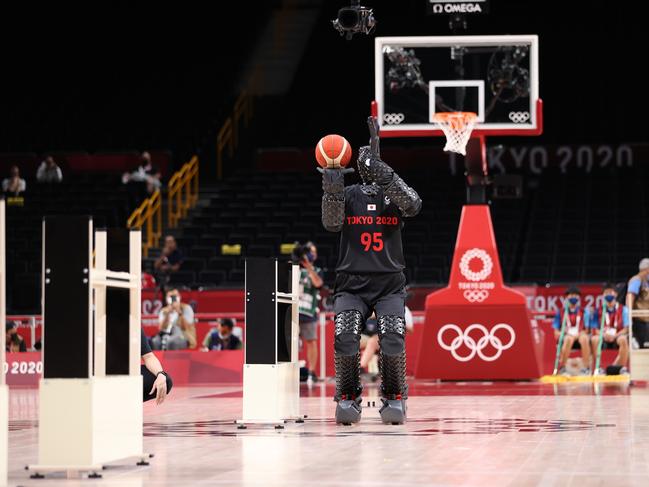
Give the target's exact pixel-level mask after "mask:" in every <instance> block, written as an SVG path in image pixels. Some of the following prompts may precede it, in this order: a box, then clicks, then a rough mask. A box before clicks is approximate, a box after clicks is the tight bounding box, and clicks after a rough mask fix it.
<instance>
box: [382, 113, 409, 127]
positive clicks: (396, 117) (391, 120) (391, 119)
mask: <svg viewBox="0 0 649 487" xmlns="http://www.w3.org/2000/svg"><path fill="white" fill-rule="evenodd" d="M405 119H406V116H405V115H404V114H403V113H384V114H383V121H384V122H385V123H387V124H388V125H399V124H400V123H401V122H403V121H404V120H405Z"/></svg>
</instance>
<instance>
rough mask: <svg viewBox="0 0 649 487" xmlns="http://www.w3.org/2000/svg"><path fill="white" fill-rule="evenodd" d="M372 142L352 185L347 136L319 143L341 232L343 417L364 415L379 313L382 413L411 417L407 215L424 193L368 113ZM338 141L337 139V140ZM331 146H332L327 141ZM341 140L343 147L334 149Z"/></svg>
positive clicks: (325, 216)
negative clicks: (372, 321)
mask: <svg viewBox="0 0 649 487" xmlns="http://www.w3.org/2000/svg"><path fill="white" fill-rule="evenodd" d="M368 125H369V129H370V145H369V146H363V147H361V148H360V149H359V154H358V164H357V165H358V172H359V174H360V176H361V179H362V184H354V185H351V186H347V187H345V183H344V175H345V173H348V172H352V171H353V169H349V168H344V166H345V165H346V163H347V161H349V158H350V156H351V149H350V148H349V144H348V143H347V141H346V140H345V139H344V138H342V137H340V136H335V135H334V136H327V137H325V138H323V139H322V140H321V141H320V143H319V144H318V147H316V158H317V159H318V162H319V163H320V165H321V166H324V168H318V170H319V171H320V172H322V188H323V190H324V194H323V196H322V223H323V225H324V227H325V228H326V229H327V230H328V231H330V232H340V233H341V235H340V250H339V252H340V253H339V256H338V264H337V266H336V282H335V289H334V293H335V294H334V311H335V345H334V347H335V353H334V360H335V367H336V396H335V398H334V400H335V401H336V402H337V405H336V423H343V424H351V423H356V422H358V421H360V419H361V393H362V386H361V381H360V352H359V345H360V336H361V330H362V329H363V326H364V324H365V320H366V319H367V318H368V317H369V316H370V315H371V314H372V312H373V311H374V312H375V313H376V316H377V324H378V331H379V342H380V348H381V351H380V355H379V369H380V374H381V381H382V383H381V397H382V402H383V404H382V407H381V409H380V414H381V419H382V421H383V422H384V423H387V424H402V423H403V422H404V421H405V420H406V399H407V397H408V384H407V382H406V350H405V332H406V324H405V320H404V308H405V297H406V292H405V285H406V278H405V276H404V274H403V269H404V268H405V265H404V258H403V248H402V244H401V228H402V227H403V218H406V217H413V216H415V215H417V213H419V211H420V209H421V199H420V198H419V195H418V194H417V192H416V191H415V190H413V189H412V188H410V187H409V186H408V185H407V184H406V183H405V182H404V181H403V179H401V178H400V177H399V176H398V175H397V173H395V172H394V171H393V170H392V168H391V167H390V166H389V165H388V164H386V163H385V162H384V161H382V160H381V158H380V152H379V136H378V123H377V121H376V119H375V118H373V117H369V119H368ZM336 142H338V143H336ZM327 144H329V147H327ZM336 145H338V146H339V147H332V146H336Z"/></svg>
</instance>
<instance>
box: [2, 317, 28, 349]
mask: <svg viewBox="0 0 649 487" xmlns="http://www.w3.org/2000/svg"><path fill="white" fill-rule="evenodd" d="M5 332H6V337H7V341H6V344H7V345H6V348H5V351H7V352H26V351H27V345H25V340H24V339H23V337H21V336H20V335H19V334H18V325H16V322H15V321H7V323H6V326H5Z"/></svg>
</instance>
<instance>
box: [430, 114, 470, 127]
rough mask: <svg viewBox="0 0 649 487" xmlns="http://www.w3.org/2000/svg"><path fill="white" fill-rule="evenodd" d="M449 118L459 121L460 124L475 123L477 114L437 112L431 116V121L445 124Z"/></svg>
mask: <svg viewBox="0 0 649 487" xmlns="http://www.w3.org/2000/svg"><path fill="white" fill-rule="evenodd" d="M450 118H453V119H459V120H461V121H462V123H464V124H467V123H469V122H475V121H476V120H477V118H478V114H477V113H474V112H437V113H435V115H433V120H434V121H435V122H438V123H439V122H446V121H448V119H450Z"/></svg>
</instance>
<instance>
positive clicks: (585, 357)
mask: <svg viewBox="0 0 649 487" xmlns="http://www.w3.org/2000/svg"><path fill="white" fill-rule="evenodd" d="M580 299H581V291H580V290H579V288H577V287H575V286H572V287H569V288H568V289H567V290H566V292H565V300H564V303H563V309H561V310H559V311H557V314H556V315H555V316H554V322H553V323H552V327H553V328H554V337H555V339H556V340H557V346H559V343H558V341H559V337H560V336H561V330H562V329H563V330H564V333H563V344H562V346H561V354H560V356H559V373H560V374H566V373H567V371H566V363H567V362H568V358H569V357H570V350H572V348H573V347H575V348H577V347H579V348H581V358H582V361H583V364H582V368H581V370H580V374H581V375H589V374H590V357H591V353H590V337H589V335H588V330H589V326H590V321H589V318H590V311H589V310H588V309H585V310H584V309H582V308H581V306H580Z"/></svg>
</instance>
